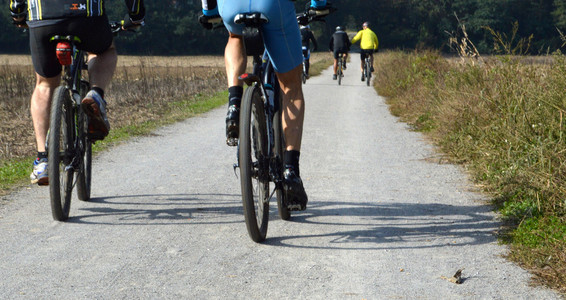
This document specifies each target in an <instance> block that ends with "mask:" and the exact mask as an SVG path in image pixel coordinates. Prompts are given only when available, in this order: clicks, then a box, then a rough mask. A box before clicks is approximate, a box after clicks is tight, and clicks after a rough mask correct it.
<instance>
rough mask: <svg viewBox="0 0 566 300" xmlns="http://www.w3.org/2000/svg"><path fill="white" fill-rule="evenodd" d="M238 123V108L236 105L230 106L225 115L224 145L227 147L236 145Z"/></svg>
mask: <svg viewBox="0 0 566 300" xmlns="http://www.w3.org/2000/svg"><path fill="white" fill-rule="evenodd" d="M239 123H240V108H239V107H238V106H236V105H230V106H229V107H228V113H227V114H226V144H227V145H228V146H236V145H238V134H239V130H240V129H239Z"/></svg>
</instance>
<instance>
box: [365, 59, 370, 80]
mask: <svg viewBox="0 0 566 300" xmlns="http://www.w3.org/2000/svg"><path fill="white" fill-rule="evenodd" d="M364 71H365V73H366V85H367V86H369V85H370V81H371V65H370V62H369V60H366V64H365V68H364Z"/></svg>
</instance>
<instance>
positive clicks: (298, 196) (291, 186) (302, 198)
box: [283, 166, 309, 211]
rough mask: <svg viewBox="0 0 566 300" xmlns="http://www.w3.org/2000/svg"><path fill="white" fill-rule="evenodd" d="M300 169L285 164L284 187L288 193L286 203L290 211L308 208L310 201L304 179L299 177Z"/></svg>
mask: <svg viewBox="0 0 566 300" xmlns="http://www.w3.org/2000/svg"><path fill="white" fill-rule="evenodd" d="M298 173H299V172H298V170H296V169H295V168H294V167H292V166H285V171H284V172H283V179H284V181H283V189H284V191H285V194H286V196H287V197H286V205H287V209H288V210H290V211H302V210H305V209H307V202H308V201H309V199H308V197H307V193H306V192H305V188H304V187H303V181H302V180H301V177H299V174H298Z"/></svg>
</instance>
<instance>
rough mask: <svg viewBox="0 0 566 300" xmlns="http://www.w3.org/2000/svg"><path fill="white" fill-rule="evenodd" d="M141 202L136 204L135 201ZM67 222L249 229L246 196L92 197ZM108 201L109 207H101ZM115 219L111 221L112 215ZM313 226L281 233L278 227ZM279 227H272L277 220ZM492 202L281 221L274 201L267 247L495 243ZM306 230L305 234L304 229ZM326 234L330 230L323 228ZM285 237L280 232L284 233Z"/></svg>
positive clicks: (332, 207)
mask: <svg viewBox="0 0 566 300" xmlns="http://www.w3.org/2000/svg"><path fill="white" fill-rule="evenodd" d="M127 199H134V200H136V201H128V200H127ZM87 203H90V204H95V206H92V205H89V206H88V207H81V208H78V209H77V210H78V212H80V213H81V212H82V213H84V212H86V214H80V213H75V214H71V217H70V218H69V220H68V221H67V222H69V223H76V224H87V225H91V224H105V225H115V226H122V225H144V226H160V225H171V224H178V225H191V226H195V225H197V226H198V225H210V224H238V225H237V226H241V227H242V232H246V229H245V225H244V218H243V208H242V205H241V195H239V194H141V195H127V196H110V197H98V198H93V199H92V200H91V201H89V202H87ZM101 205H103V206H101ZM108 216H111V217H112V218H111V221H107V220H108V218H107V217H108ZM275 222H285V223H287V222H289V223H291V224H293V226H296V225H297V224H298V223H300V224H298V225H300V226H313V227H317V228H318V229H319V230H317V231H315V230H309V232H314V233H309V234H304V233H299V234H295V233H293V231H291V232H290V233H289V234H290V235H289V236H280V235H279V234H280V233H281V231H279V230H278V227H281V226H285V223H280V224H277V223H275ZM272 224H273V225H272ZM500 225H501V224H500V222H498V221H497V220H496V217H495V215H494V214H493V213H492V208H491V207H490V206H489V205H475V206H459V205H448V204H437V203H433V204H421V203H400V202H389V203H384V202H368V201H365V202H346V201H333V200H332V199H330V200H327V201H317V200H315V199H312V200H311V201H309V207H308V209H307V210H306V211H305V212H293V213H292V214H291V218H290V220H288V221H280V219H279V216H278V213H277V205H276V202H275V200H274V199H272V201H271V205H270V230H269V231H268V234H267V239H266V241H265V242H263V243H262V245H267V246H276V247H290V248H308V249H342V250H376V249H416V248H439V247H446V246H450V247H463V246H469V245H481V244H488V243H492V242H495V241H496V239H497V237H496V232H497V231H498V229H499V227H500ZM300 232H304V231H303V230H301V231H300ZM317 232H325V233H317ZM278 235H279V236H278Z"/></svg>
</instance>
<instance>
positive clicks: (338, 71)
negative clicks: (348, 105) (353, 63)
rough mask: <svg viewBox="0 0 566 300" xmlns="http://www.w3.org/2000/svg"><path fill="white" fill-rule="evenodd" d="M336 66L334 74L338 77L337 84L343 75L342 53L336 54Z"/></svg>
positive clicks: (340, 82)
mask: <svg viewBox="0 0 566 300" xmlns="http://www.w3.org/2000/svg"><path fill="white" fill-rule="evenodd" d="M337 63H338V67H337V69H336V75H337V77H338V85H342V77H344V70H343V67H344V53H339V54H338V62H337Z"/></svg>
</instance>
